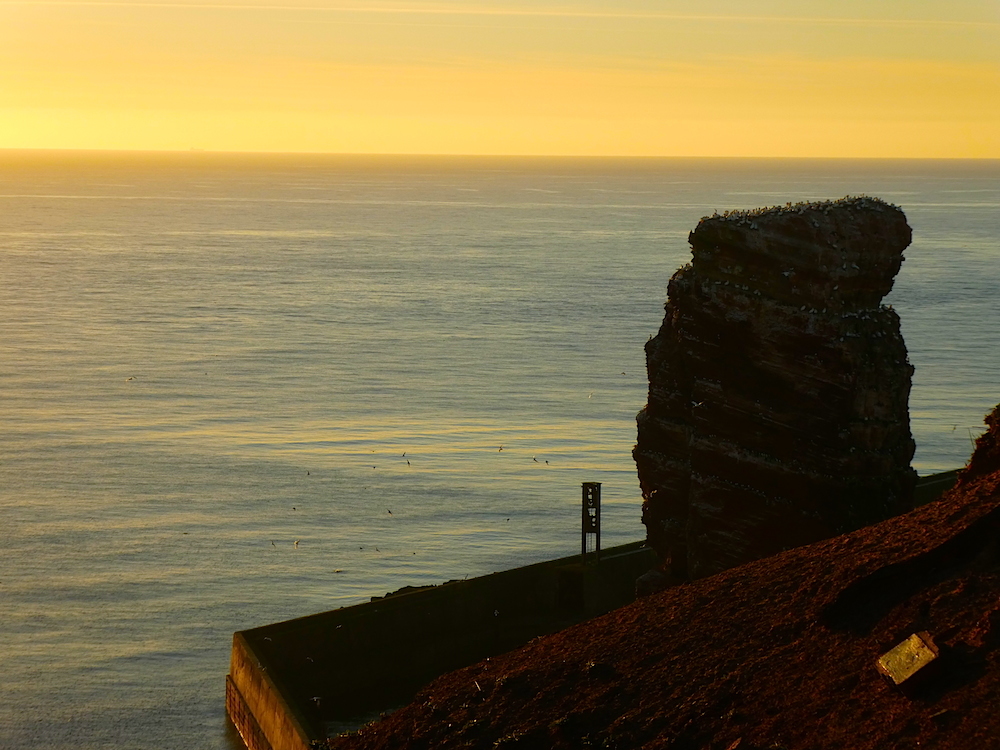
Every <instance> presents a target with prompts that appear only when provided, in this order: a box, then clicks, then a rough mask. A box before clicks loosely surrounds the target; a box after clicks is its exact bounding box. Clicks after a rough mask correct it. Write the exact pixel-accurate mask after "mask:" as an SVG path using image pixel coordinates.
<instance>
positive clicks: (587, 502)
mask: <svg viewBox="0 0 1000 750" xmlns="http://www.w3.org/2000/svg"><path fill="white" fill-rule="evenodd" d="M588 534H593V535H594V552H595V554H596V557H597V562H600V561H601V483H600V482H584V483H583V534H582V537H581V555H582V556H583V561H584V562H586V561H587V535H588Z"/></svg>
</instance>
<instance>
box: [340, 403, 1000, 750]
mask: <svg viewBox="0 0 1000 750" xmlns="http://www.w3.org/2000/svg"><path fill="white" fill-rule="evenodd" d="M987 424H988V425H989V426H990V429H989V431H988V432H987V434H986V435H984V436H983V437H981V438H980V439H979V441H978V445H977V449H976V454H975V457H974V458H973V460H972V462H971V463H970V466H969V468H968V469H967V470H966V471H965V473H964V475H963V476H962V477H961V478H960V480H959V483H958V484H957V485H956V487H955V489H953V490H951V491H950V492H948V493H947V494H946V495H945V496H944V497H943V498H942V499H940V500H938V501H936V502H933V503H931V504H929V505H926V506H924V507H922V508H919V509H918V510H916V511H913V512H911V513H908V514H905V515H903V516H899V517H896V518H892V519H889V520H887V521H884V522H881V523H879V524H876V525H874V526H869V527H866V528H862V529H859V530H857V531H854V532H852V533H849V534H846V535H843V536H839V537H836V538H833V539H828V540H825V541H821V542H818V543H816V544H813V545H810V546H804V547H799V548H796V549H793V550H790V551H787V552H784V553H782V554H779V555H777V556H774V557H771V558H767V559H764V560H758V561H756V562H752V563H749V564H747V565H744V566H742V567H739V568H734V569H731V570H727V571H725V572H723V573H720V574H718V575H715V576H712V577H709V578H703V579H700V580H697V581H694V582H692V583H688V584H684V585H680V586H677V587H674V588H671V589H668V590H666V591H663V592H660V593H656V594H653V595H651V596H648V597H645V598H643V599H640V600H639V601H637V602H635V603H633V604H631V605H629V606H627V607H624V608H622V609H619V610H616V611H615V612H612V613H610V614H608V615H606V616H604V617H602V618H598V619H596V620H592V621H590V622H587V623H584V624H582V625H578V626H575V627H573V628H569V629H567V630H565V631H562V632H561V633H557V634H556V635H553V636H549V637H547V638H542V639H537V640H536V641H533V642H532V643H530V644H529V645H528V646H526V647H525V648H523V649H520V650H518V651H514V652H511V653H509V654H505V655H503V656H500V657H497V658H494V659H490V660H487V661H485V662H482V663H480V664H477V665H474V666H472V667H469V668H467V669H463V670H460V671H458V672H454V673H451V674H449V675H445V676H443V677H441V678H439V679H438V680H436V681H435V682H433V683H431V684H430V685H429V686H428V687H427V688H425V689H424V690H423V691H422V692H421V693H420V694H419V695H418V696H417V698H416V699H415V700H414V702H413V703H412V704H410V705H409V706H407V707H405V708H403V709H401V710H399V711H397V712H396V713H394V714H392V715H390V716H389V717H387V718H386V719H384V720H383V721H381V722H377V723H375V724H372V725H369V726H367V727H365V728H364V729H363V730H362V731H360V732H359V733H358V734H356V735H354V736H348V737H342V738H337V739H334V740H330V741H329V744H330V746H331V747H334V748H340V749H344V750H346V748H352V749H354V750H361V749H364V750H376V749H378V750H388V749H389V748H392V749H393V750H417V749H420V750H429V749H431V748H496V749H497V750H500V749H508V748H531V749H534V748H546V749H548V748H557V749H558V748H566V749H569V748H574V749H577V748H587V747H591V748H606V749H608V750H611V749H617V750H632V749H633V748H648V749H650V750H652V749H653V748H664V749H666V748H669V749H670V750H764V749H765V748H766V749H768V750H800V749H801V750H825V749H826V748H829V749H830V750H843V748H852V750H885V749H886V748H893V749H894V750H900V749H902V748H935V749H937V750H967V749H968V748H974V747H995V746H997V743H998V742H1000V713H998V712H997V711H996V710H995V699H996V696H997V695H998V694H1000V407H998V410H995V411H994V412H993V414H991V415H990V417H988V419H987ZM919 631H926V632H928V633H929V634H930V635H931V636H932V638H933V639H934V640H935V641H936V643H937V644H938V646H939V647H940V649H941V655H940V660H939V662H938V667H939V668H938V669H937V671H936V672H935V673H933V675H932V677H931V678H930V679H928V680H927V681H925V683H924V684H923V685H922V686H921V687H920V688H919V689H917V690H915V691H914V690H911V691H909V692H908V693H905V694H904V693H903V692H901V691H900V690H899V689H898V688H896V687H894V686H892V685H891V684H890V683H889V682H888V681H887V680H886V679H885V678H884V677H883V676H882V675H881V674H880V673H879V671H878V669H877V668H876V660H877V659H878V657H879V656H880V655H881V654H883V653H885V652H886V651H887V650H889V649H890V648H892V647H893V646H895V645H896V644H897V643H899V642H900V641H902V640H903V639H905V638H907V637H908V636H909V635H910V634H912V633H915V632H919Z"/></svg>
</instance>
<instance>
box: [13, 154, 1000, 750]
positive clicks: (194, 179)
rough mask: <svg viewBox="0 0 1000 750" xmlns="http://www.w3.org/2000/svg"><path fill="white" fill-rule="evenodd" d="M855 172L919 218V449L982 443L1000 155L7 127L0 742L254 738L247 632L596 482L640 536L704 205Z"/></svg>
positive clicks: (470, 569)
mask: <svg viewBox="0 0 1000 750" xmlns="http://www.w3.org/2000/svg"><path fill="white" fill-rule="evenodd" d="M848 193H851V194H857V193H866V194H869V195H877V196H880V197H882V198H884V199H886V200H889V201H892V202H894V203H897V204H898V205H900V206H901V207H902V208H903V209H904V211H905V212H906V214H907V217H908V218H909V221H910V224H911V225H912V227H913V229H914V241H913V245H912V246H911V247H910V248H909V250H908V251H907V253H906V257H907V260H906V262H905V263H904V266H903V270H902V272H901V273H900V275H899V277H898V279H897V282H896V287H895V289H894V290H893V292H892V294H891V295H890V296H889V298H887V300H886V302H887V303H891V304H893V305H894V306H895V308H896V310H897V311H898V312H899V314H900V316H901V318H902V321H903V332H904V336H905V338H906V342H907V346H908V348H909V351H910V359H911V361H912V362H913V364H914V365H915V366H916V375H915V377H914V385H913V392H912V395H911V419H912V428H913V432H914V435H915V437H916V440H917V446H918V448H917V455H916V458H915V461H914V464H915V466H916V467H917V469H918V470H919V471H920V472H921V473H922V474H926V473H931V472H935V471H941V470H946V469H949V468H954V467H957V466H960V465H962V464H963V463H964V462H965V460H966V459H967V457H968V454H969V451H970V439H971V437H972V436H974V435H976V434H978V433H979V432H980V431H981V423H982V416H983V414H984V413H985V412H986V411H987V410H988V409H989V408H990V407H991V406H993V405H994V404H995V403H996V402H997V401H1000V347H998V343H1000V334H998V332H997V323H996V321H997V320H1000V302H998V297H997V294H996V290H997V289H998V288H1000V262H998V261H1000V252H998V250H1000V164H997V163H996V162H993V163H978V164H977V163H968V162H966V163H963V162H950V163H949V162H942V163H935V162H843V161H840V162H838V161H833V162H819V161H816V162H813V161H796V160H791V161H787V160H786V161H737V160H718V161H712V160H683V161H682V160H675V161H583V162H581V161H566V160H511V159H492V160H467V159H466V160H446V159H409V160H403V159H379V158H356V159H348V158H323V157H252V158H251V157H222V156H212V155H190V156H189V155H176V156H149V155H130V156H113V155H112V156H108V155H104V156H80V155H75V156H74V155H67V154H48V155H46V154H34V155H32V154H28V155H24V154H21V155H19V154H7V155H3V156H0V269H2V275H0V518H2V528H3V529H4V543H3V544H2V545H0V600H2V602H3V612H2V614H0V635H2V638H3V645H4V647H3V649H2V650H0V672H2V674H3V676H4V684H3V689H2V696H3V700H2V701H0V747H4V748H7V747H10V748H36V747H37V748H41V747H53V746H57V747H69V746H72V747H78V748H115V749H116V750H121V749H123V748H132V747H135V748H153V747H155V748H164V749H166V748H185V749H186V750H190V749H192V748H225V747H228V746H229V745H230V743H231V742H232V739H233V738H232V735H231V734H229V732H228V730H227V726H226V722H225V718H224V709H223V692H224V690H223V687H224V685H223V678H224V676H225V673H226V669H227V665H228V655H229V643H230V639H231V635H232V633H233V631H235V630H240V629H244V628H248V627H253V626H257V625H262V624H266V623H268V622H273V621H276V620H282V619H287V618H291V617H296V616H299V615H305V614H310V613H312V612H316V611H320V610H324V609H330V608H334V607H338V606H343V605H348V604H353V603H356V602H359V601H362V600H364V599H366V598H367V597H368V596H371V595H373V594H381V593H384V592H385V591H387V590H392V589H395V588H398V587H400V586H403V585H407V584H411V585H416V584H423V583H437V582H440V581H442V580H446V579H450V578H460V577H464V576H475V575H481V574H483V573H488V572H491V571H493V570H501V569H505V568H509V567H513V566H516V565H520V564H526V563H530V562H535V561H538V560H542V559H545V558H549V557H556V556H560V555H564V554H571V553H572V552H574V551H575V550H576V549H577V545H578V543H579V542H578V539H579V537H578V526H577V524H578V515H579V510H578V503H579V493H580V490H579V488H580V483H581V482H583V481H599V482H602V483H603V500H604V506H605V510H604V524H605V535H604V544H605V545H610V544H615V543H622V542H626V541H631V540H633V539H637V538H640V537H641V536H643V529H642V526H641V524H640V522H639V493H638V485H637V481H636V478H635V470H634V465H633V463H632V461H631V457H630V450H631V448H632V445H633V442H634V439H635V422H634V416H635V412H636V411H637V410H638V409H639V408H640V407H641V406H642V405H643V403H644V402H645V385H646V383H645V372H644V359H643V348H642V347H643V344H644V343H645V341H646V340H647V339H648V338H649V336H650V335H652V334H653V333H655V331H656V330H657V328H658V326H659V324H660V321H661V318H662V313H663V310H662V305H663V302H664V299H665V296H666V284H667V280H668V279H669V277H670V275H671V274H672V273H673V271H674V270H675V269H676V268H677V267H678V266H680V265H681V264H683V263H684V262H686V260H687V258H688V257H689V251H688V247H687V242H686V238H687V233H688V232H689V231H690V230H691V229H692V228H693V227H694V226H695V225H696V224H697V222H698V219H699V218H700V217H701V216H704V215H706V214H709V213H712V212H713V211H714V210H720V211H721V210H724V209H727V208H741V207H755V206H760V205H773V204H783V203H785V202H786V201H798V200H806V199H822V198H836V197H841V196H843V195H845V194H848ZM501 446H502V450H501ZM390 511H391V512H390ZM296 542H297V544H296Z"/></svg>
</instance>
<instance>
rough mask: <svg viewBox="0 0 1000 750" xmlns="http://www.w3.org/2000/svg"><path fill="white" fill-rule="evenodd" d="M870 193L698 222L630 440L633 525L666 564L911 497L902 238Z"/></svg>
mask: <svg viewBox="0 0 1000 750" xmlns="http://www.w3.org/2000/svg"><path fill="white" fill-rule="evenodd" d="M910 236H911V233H910V228H909V226H908V225H907V223H906V217H905V216H904V215H903V212H902V211H900V210H899V209H898V208H897V207H895V206H891V205H889V204H887V203H884V202H883V201H881V200H878V199H875V198H849V199H847V198H845V199H843V200H839V201H833V202H824V203H811V204H798V205H794V206H792V205H788V206H786V207H783V208H770V209H761V210H757V211H749V212H744V211H740V212H732V213H726V214H724V215H721V216H720V215H716V216H712V217H710V218H705V219H702V221H701V222H700V223H699V224H698V226H697V228H696V229H695V230H694V231H693V232H692V233H691V235H690V238H689V239H690V243H691V247H692V253H693V259H692V262H691V263H690V264H689V265H687V266H685V267H683V268H681V269H680V270H679V271H678V272H677V273H676V274H675V275H674V277H673V278H672V279H671V280H670V285H669V296H668V302H667V304H666V316H665V318H664V321H663V325H662V327H661V328H660V331H659V333H658V334H657V335H656V337H655V338H653V339H651V340H650V341H649V342H648V343H647V345H646V359H647V369H648V373H649V397H648V403H647V405H646V407H645V408H644V409H643V410H642V411H641V412H640V413H639V415H638V439H637V444H636V447H635V450H634V453H633V455H634V457H635V461H636V466H637V468H638V474H639V482H640V485H641V488H642V493H643V523H645V524H646V529H647V538H648V543H649V544H650V546H652V547H653V548H655V549H656V550H657V552H658V553H659V554H660V556H661V558H662V559H663V560H664V562H665V563H669V566H670V570H671V571H672V573H673V574H674V576H675V577H676V579H680V580H686V579H691V578H699V577H702V576H706V575H711V574H713V573H717V572H719V571H721V570H724V569H726V568H730V567H733V566H735V565H740V564H742V563H745V562H748V561H750V560H755V559H758V558H761V557H766V556H768V555H772V554H775V553H777V552H780V551H782V550H785V549H789V548H791V547H795V546H798V545H801V544H808V543H810V542H814V541H817V540H819V539H824V538H827V537H830V536H835V535H837V534H840V533H843V532H845V531H849V530H851V529H856V528H859V527H861V526H864V525H867V524H870V523H873V522H875V521H878V520H881V519H884V518H888V517H890V516H893V515H896V514H898V513H901V512H904V511H906V510H908V509H909V508H911V507H912V504H911V499H912V491H913V485H914V483H915V480H916V475H915V473H914V472H913V470H912V469H910V459H911V458H912V456H913V450H914V444H913V439H912V437H911V435H910V429H909V416H908V411H907V400H908V397H909V390H910V376H911V374H912V372H913V368H912V367H911V366H910V364H909V362H908V361H907V357H906V347H905V346H904V344H903V339H902V336H901V335H900V330H899V318H898V317H897V315H896V313H895V312H893V311H892V309H890V308H886V307H882V306H880V302H881V300H882V297H883V296H884V295H885V294H887V293H888V292H889V290H890V289H891V288H892V283H893V278H894V277H895V275H896V273H897V272H898V271H899V268H900V264H901V263H902V260H903V255H902V253H903V249H904V248H905V247H906V246H907V245H908V244H909V242H910Z"/></svg>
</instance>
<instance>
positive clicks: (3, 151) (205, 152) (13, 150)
mask: <svg viewBox="0 0 1000 750" xmlns="http://www.w3.org/2000/svg"><path fill="white" fill-rule="evenodd" d="M27 153H32V154H90V155H98V154H109V155H110V154H131V155H138V154H146V155H164V156H166V155H187V156H330V157H373V158H410V159H414V158H416V159H419V158H427V159H440V158H451V159H463V158H465V159H595V160H596V159H628V160H632V161H641V160H657V159H732V160H735V159H747V160H749V159H756V160H764V159H784V160H794V159H797V160H824V161H1000V156H820V155H812V156H802V155H771V156H760V155H756V156H753V155H744V156H734V155H725V156H722V155H712V154H698V155H690V154H689V155H679V154H674V155H670V154H530V153H529V154H513V153H475V154H473V153H443V152H442V153H437V152H435V153H426V152H375V151H242V150H215V149H201V148H188V149H156V148H148V149H143V148H72V147H62V148H60V147H16V146H0V155H11V154H27Z"/></svg>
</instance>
